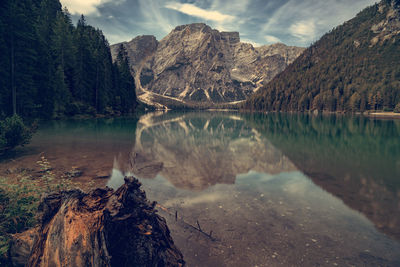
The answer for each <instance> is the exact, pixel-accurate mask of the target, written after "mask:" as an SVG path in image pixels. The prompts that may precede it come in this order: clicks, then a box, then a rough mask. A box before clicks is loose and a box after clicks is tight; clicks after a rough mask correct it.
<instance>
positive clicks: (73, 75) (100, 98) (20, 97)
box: [0, 0, 136, 118]
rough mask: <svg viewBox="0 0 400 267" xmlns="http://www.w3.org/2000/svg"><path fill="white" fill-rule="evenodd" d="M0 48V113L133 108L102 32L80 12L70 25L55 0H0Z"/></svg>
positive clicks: (131, 96)
mask: <svg viewBox="0 0 400 267" xmlns="http://www.w3.org/2000/svg"><path fill="white" fill-rule="evenodd" d="M0 52H1V53H0V118H2V117H6V116H10V115H12V114H14V113H16V114H18V115H21V116H22V117H40V118H53V117H58V116H69V115H75V114H80V113H91V114H94V113H104V112H105V111H106V110H107V111H110V110H115V111H118V112H120V113H129V112H133V111H134V109H135V106H136V94H135V86H134V82H132V81H133V78H132V76H131V75H130V73H129V77H128V76H127V73H126V72H125V69H124V68H122V67H121V66H122V65H121V64H118V67H117V65H114V64H113V62H112V58H111V52H110V47H109V43H108V41H107V40H106V38H105V37H104V35H103V33H102V32H101V31H100V30H99V29H95V28H93V27H92V26H90V25H87V23H86V20H85V18H84V16H82V17H81V18H80V20H79V21H78V23H77V26H76V27H75V26H73V24H72V22H71V18H70V15H69V13H68V11H67V10H66V9H65V10H62V9H61V4H60V2H59V0H6V1H1V2H0ZM120 79H121V80H120ZM128 80H129V82H128V83H127V81H128ZM120 86H121V87H120ZM122 87H123V88H122ZM128 87H129V88H128ZM126 97H128V98H129V99H126ZM117 99H119V100H118V101H119V102H120V103H124V104H123V105H122V106H121V104H117V102H118V101H116V100H117Z"/></svg>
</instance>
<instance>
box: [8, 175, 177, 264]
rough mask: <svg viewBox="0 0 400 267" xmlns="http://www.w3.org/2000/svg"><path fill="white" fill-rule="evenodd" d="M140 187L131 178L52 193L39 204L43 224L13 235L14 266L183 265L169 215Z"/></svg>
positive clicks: (12, 255)
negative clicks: (116, 184) (118, 184)
mask: <svg viewBox="0 0 400 267" xmlns="http://www.w3.org/2000/svg"><path fill="white" fill-rule="evenodd" d="M140 186H141V185H140V183H139V182H138V181H137V180H136V179H135V178H133V177H130V178H125V184H124V185H123V186H122V187H120V188H119V189H118V190H117V191H114V190H112V189H109V188H106V189H96V190H94V191H92V192H91V193H88V194H86V193H83V192H81V191H79V190H74V191H68V192H61V193H57V194H52V195H49V196H47V197H46V198H45V199H44V200H43V201H42V203H41V204H40V207H39V211H40V214H41V215H40V225H39V226H38V227H37V228H36V229H34V230H32V229H31V230H29V231H27V232H25V233H22V234H19V235H16V236H15V237H14V241H13V244H12V247H11V250H10V252H11V255H10V256H11V260H12V262H13V264H14V265H15V266H19V265H24V264H26V265H27V266H184V264H185V262H184V261H183V256H182V254H181V252H180V251H179V250H178V248H177V247H176V246H175V245H174V242H173V240H172V238H171V237H170V232H169V229H168V227H167V224H166V222H165V219H163V218H162V217H160V216H159V215H157V214H156V210H155V209H154V206H155V203H152V204H150V203H149V202H148V201H147V200H146V194H145V193H144V192H143V191H142V190H140ZM32 239H34V240H33V242H32ZM28 248H30V249H28ZM29 250H30V253H29V255H28V253H27V252H26V251H29Z"/></svg>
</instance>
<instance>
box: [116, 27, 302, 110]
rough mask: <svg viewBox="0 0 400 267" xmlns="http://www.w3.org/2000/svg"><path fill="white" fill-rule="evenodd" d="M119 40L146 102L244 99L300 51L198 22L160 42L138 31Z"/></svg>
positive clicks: (176, 29)
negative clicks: (255, 43) (128, 39)
mask: <svg viewBox="0 0 400 267" xmlns="http://www.w3.org/2000/svg"><path fill="white" fill-rule="evenodd" d="M123 44H124V46H125V47H126V48H127V50H128V56H129V59H130V64H131V66H132V71H133V72H134V74H135V78H136V82H137V88H138V90H139V92H138V96H139V98H140V99H142V101H144V102H147V103H149V104H150V103H151V102H152V101H153V102H154V96H156V98H157V99H160V98H163V99H164V100H165V99H166V98H167V99H168V101H170V100H173V101H175V102H179V103H189V102H190V103H199V102H208V103H220V102H234V101H241V100H245V99H246V97H247V96H249V95H251V94H252V93H253V92H254V91H256V90H257V89H258V88H260V87H261V86H262V85H263V84H264V83H266V82H268V81H270V80H271V79H272V78H273V77H274V76H275V75H277V74H278V73H280V72H281V71H283V70H284V69H285V68H286V66H287V65H288V64H290V63H291V62H292V61H294V59H295V58H296V57H297V56H299V55H300V54H301V52H302V51H303V50H304V49H303V48H299V47H289V46H286V45H284V44H275V45H270V46H262V47H257V48H254V47H253V45H251V44H248V43H242V42H240V35H239V33H238V32H220V31H218V30H215V29H212V28H211V27H210V26H208V25H206V24H204V23H193V24H187V25H181V26H177V27H176V28H175V29H174V30H172V31H171V32H170V33H169V34H168V35H167V36H165V37H164V38H163V39H162V40H161V41H160V42H157V41H156V40H155V38H154V37H153V38H152V37H148V36H140V37H136V38H134V39H133V40H132V41H131V42H128V43H123ZM117 48H118V44H117V45H114V46H112V50H113V51H117ZM115 54H116V53H114V55H115ZM150 98H153V99H150Z"/></svg>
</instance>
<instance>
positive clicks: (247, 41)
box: [241, 39, 263, 47]
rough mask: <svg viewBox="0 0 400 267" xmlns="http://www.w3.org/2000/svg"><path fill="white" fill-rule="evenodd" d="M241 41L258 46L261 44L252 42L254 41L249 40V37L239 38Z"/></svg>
mask: <svg viewBox="0 0 400 267" xmlns="http://www.w3.org/2000/svg"><path fill="white" fill-rule="evenodd" d="M241 41H242V42H243V43H249V44H251V45H252V46H254V47H260V46H262V45H263V44H260V43H257V42H254V41H252V40H249V39H241Z"/></svg>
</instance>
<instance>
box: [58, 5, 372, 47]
mask: <svg viewBox="0 0 400 267" xmlns="http://www.w3.org/2000/svg"><path fill="white" fill-rule="evenodd" d="M375 2H376V0H351V1H349V0H171V1H169V0H61V3H62V4H63V6H64V7H67V8H68V10H69V12H70V13H71V14H72V18H73V21H75V22H76V21H77V20H78V18H79V16H80V14H84V15H85V17H86V20H87V22H88V23H89V24H90V25H92V26H94V27H96V28H100V29H101V30H103V33H104V35H105V36H106V37H107V39H108V41H109V42H110V43H111V44H115V43H119V42H123V41H130V40H131V39H133V38H134V37H136V36H138V35H154V36H156V38H157V40H161V39H162V38H163V37H165V36H166V35H167V34H168V33H169V32H170V31H171V30H173V29H174V28H175V27H176V26H178V25H183V24H189V23H195V22H204V23H206V24H208V25H210V26H211V27H212V28H214V29H217V30H219V31H237V32H239V33H240V38H241V41H242V42H248V43H252V44H253V45H255V46H260V45H264V44H272V43H277V42H282V43H285V44H287V45H295V46H304V47H306V46H309V45H310V44H311V43H312V42H314V41H317V40H318V39H319V38H320V37H321V36H322V35H323V34H324V33H326V32H328V31H329V30H331V29H332V28H333V27H335V26H338V25H340V24H342V23H343V22H345V21H347V20H349V19H351V18H352V17H354V16H355V15H356V14H357V13H358V12H360V11H361V10H362V9H364V8H365V7H367V6H370V5H372V4H374V3H375Z"/></svg>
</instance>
